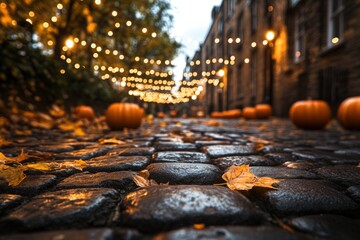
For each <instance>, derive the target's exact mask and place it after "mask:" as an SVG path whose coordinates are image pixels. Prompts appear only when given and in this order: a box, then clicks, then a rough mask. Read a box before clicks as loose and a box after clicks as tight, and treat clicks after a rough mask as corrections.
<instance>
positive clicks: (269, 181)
mask: <svg viewBox="0 0 360 240" xmlns="http://www.w3.org/2000/svg"><path fill="white" fill-rule="evenodd" d="M278 182H280V180H277V179H274V178H271V177H261V178H258V179H257V181H256V182H255V184H254V187H264V188H272V189H276V188H275V187H273V186H272V185H273V184H274V183H278Z"/></svg>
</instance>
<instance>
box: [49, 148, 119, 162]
mask: <svg viewBox="0 0 360 240" xmlns="http://www.w3.org/2000/svg"><path fill="white" fill-rule="evenodd" d="M112 148H113V147H110V146H98V147H88V148H83V149H79V150H75V151H72V152H65V153H60V154H57V155H56V159H83V160H87V159H90V158H93V157H98V156H101V155H104V154H106V153H107V152H108V151H110V150H111V149H112Z"/></svg>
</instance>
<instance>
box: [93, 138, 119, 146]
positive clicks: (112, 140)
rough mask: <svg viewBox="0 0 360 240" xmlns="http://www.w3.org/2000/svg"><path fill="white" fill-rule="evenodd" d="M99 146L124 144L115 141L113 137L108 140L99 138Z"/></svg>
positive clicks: (117, 140)
mask: <svg viewBox="0 0 360 240" xmlns="http://www.w3.org/2000/svg"><path fill="white" fill-rule="evenodd" d="M99 144H102V145H103V144H119V145H120V144H125V142H123V141H121V140H119V139H116V138H115V137H113V138H108V139H105V138H101V139H99Z"/></svg>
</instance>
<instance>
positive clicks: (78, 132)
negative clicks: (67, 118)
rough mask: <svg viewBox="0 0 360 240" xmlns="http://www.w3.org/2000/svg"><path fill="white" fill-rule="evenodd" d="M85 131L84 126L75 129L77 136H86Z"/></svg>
mask: <svg viewBox="0 0 360 240" xmlns="http://www.w3.org/2000/svg"><path fill="white" fill-rule="evenodd" d="M85 134H86V133H85V132H84V130H83V129H82V128H79V127H78V128H76V129H75V130H74V135H75V136H76V137H82V136H85Z"/></svg>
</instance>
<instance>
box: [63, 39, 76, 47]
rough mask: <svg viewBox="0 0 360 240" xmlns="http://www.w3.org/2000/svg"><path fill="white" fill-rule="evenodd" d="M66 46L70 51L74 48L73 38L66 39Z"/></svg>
mask: <svg viewBox="0 0 360 240" xmlns="http://www.w3.org/2000/svg"><path fill="white" fill-rule="evenodd" d="M65 45H66V47H67V48H68V49H71V48H73V47H74V40H72V39H71V38H68V39H66V41H65Z"/></svg>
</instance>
